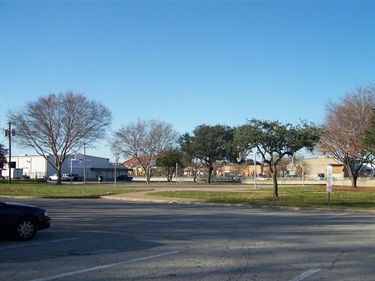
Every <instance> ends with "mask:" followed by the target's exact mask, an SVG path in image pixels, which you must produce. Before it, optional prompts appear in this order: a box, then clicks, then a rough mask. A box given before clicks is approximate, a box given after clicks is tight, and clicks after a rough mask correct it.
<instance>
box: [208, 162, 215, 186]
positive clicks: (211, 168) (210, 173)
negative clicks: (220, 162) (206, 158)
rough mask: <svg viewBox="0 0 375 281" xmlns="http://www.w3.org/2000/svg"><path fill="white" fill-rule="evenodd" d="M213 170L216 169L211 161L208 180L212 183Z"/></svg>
mask: <svg viewBox="0 0 375 281" xmlns="http://www.w3.org/2000/svg"><path fill="white" fill-rule="evenodd" d="M213 170H214V167H212V163H210V166H209V167H208V180H207V182H208V183H211V175H212V171H213Z"/></svg>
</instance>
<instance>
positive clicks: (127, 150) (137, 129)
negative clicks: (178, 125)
mask: <svg viewBox="0 0 375 281" xmlns="http://www.w3.org/2000/svg"><path fill="white" fill-rule="evenodd" d="M176 138H177V133H176V132H175V131H174V130H173V127H172V125H171V124H168V123H165V122H161V121H157V120H150V121H142V120H139V119H138V121H137V122H136V123H133V122H132V123H129V124H128V125H126V126H122V127H121V128H120V129H119V130H117V131H116V132H115V133H114V135H113V138H112V140H111V148H112V150H113V152H114V153H116V154H122V155H123V156H125V157H129V158H135V159H137V162H138V164H139V165H140V166H141V167H142V169H143V170H144V172H145V175H146V183H147V184H149V183H150V179H151V172H152V165H153V164H154V162H156V161H157V158H158V155H159V153H160V152H161V151H164V150H166V149H167V148H171V147H172V146H173V145H174V143H175V141H176ZM145 159H147V160H148V161H145Z"/></svg>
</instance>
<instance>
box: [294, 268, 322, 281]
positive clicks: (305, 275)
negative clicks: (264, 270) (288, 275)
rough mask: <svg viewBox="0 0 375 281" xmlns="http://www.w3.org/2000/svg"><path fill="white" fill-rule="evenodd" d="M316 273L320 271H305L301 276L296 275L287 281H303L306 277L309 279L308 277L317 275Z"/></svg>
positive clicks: (318, 269)
mask: <svg viewBox="0 0 375 281" xmlns="http://www.w3.org/2000/svg"><path fill="white" fill-rule="evenodd" d="M318 271H320V268H317V269H310V270H308V271H305V272H304V273H302V274H301V275H298V276H297V277H294V278H293V279H291V280H289V281H301V280H303V279H306V278H307V277H309V276H310V275H313V274H315V273H317V272H318Z"/></svg>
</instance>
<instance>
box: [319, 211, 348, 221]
mask: <svg viewBox="0 0 375 281" xmlns="http://www.w3.org/2000/svg"><path fill="white" fill-rule="evenodd" d="M347 214H349V213H340V214H336V215H333V216H329V217H325V218H324V219H325V220H330V219H333V218H337V217H341V216H345V215H347Z"/></svg>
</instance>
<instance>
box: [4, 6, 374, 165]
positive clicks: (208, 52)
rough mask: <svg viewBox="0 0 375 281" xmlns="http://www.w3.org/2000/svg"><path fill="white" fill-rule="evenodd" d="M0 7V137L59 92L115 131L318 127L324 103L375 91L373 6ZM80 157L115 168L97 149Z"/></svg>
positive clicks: (103, 146)
mask: <svg viewBox="0 0 375 281" xmlns="http://www.w3.org/2000/svg"><path fill="white" fill-rule="evenodd" d="M0 1H1V4H0V5H1V6H0V10H1V11H0V13H1V14H0V23H1V34H0V44H1V45H0V47H1V53H0V71H1V72H0V127H1V128H5V127H6V126H7V125H6V122H7V114H8V112H9V111H11V110H12V109H17V108H20V107H22V106H24V105H25V103H26V102H27V101H34V100H36V99H37V98H38V97H40V96H44V95H46V94H48V93H50V92H55V93H56V92H60V91H66V90H73V91H75V92H80V93H81V92H84V93H85V94H86V95H87V97H88V98H90V99H94V100H97V101H100V102H102V103H103V104H104V105H105V106H107V107H108V108H109V109H110V110H111V111H112V114H113V119H114V120H113V124H112V127H111V131H115V130H117V129H119V128H120V127H121V125H126V124H128V123H129V122H134V121H137V119H138V118H140V119H142V120H149V119H157V120H160V121H165V122H168V123H171V124H172V125H173V127H174V129H175V130H176V131H177V132H179V133H185V132H192V131H193V130H194V128H195V127H196V126H198V125H201V124H209V125H215V124H224V125H228V126H238V125H243V124H245V123H246V120H247V119H251V118H259V119H265V120H272V121H273V120H279V121H282V122H291V123H297V122H298V121H299V120H300V119H305V120H307V121H311V122H314V123H316V124H320V123H321V122H322V121H323V118H324V113H325V105H326V104H327V102H328V100H329V99H332V100H334V101H336V100H338V99H339V97H341V96H343V95H344V94H345V92H347V91H351V90H354V89H355V87H356V86H365V85H367V84H368V83H370V82H374V81H375V1H360V0H359V1H246V0H243V1H177V0H176V1H3V0H0ZM109 135H110V134H109ZM0 142H2V143H3V144H4V145H5V146H6V147H7V142H6V140H5V138H4V137H1V138H0ZM12 150H13V155H16V154H23V153H28V154H34V152H33V151H25V150H23V149H20V148H18V147H17V146H14V147H13V148H12ZM88 153H89V154H92V155H97V156H103V157H107V158H111V159H113V155H112V153H111V151H110V150H109V149H108V148H107V143H106V142H105V141H102V142H101V143H98V144H97V149H95V150H92V151H88Z"/></svg>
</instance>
